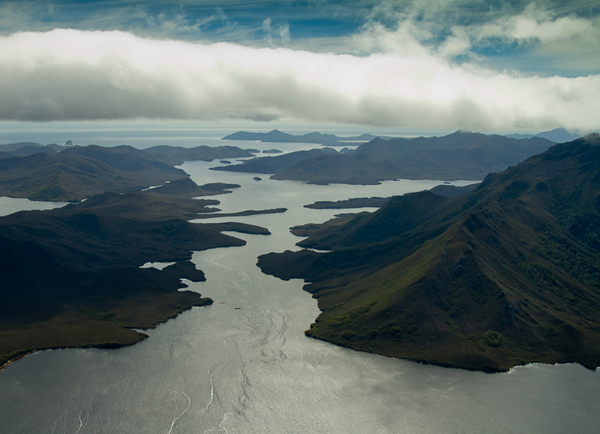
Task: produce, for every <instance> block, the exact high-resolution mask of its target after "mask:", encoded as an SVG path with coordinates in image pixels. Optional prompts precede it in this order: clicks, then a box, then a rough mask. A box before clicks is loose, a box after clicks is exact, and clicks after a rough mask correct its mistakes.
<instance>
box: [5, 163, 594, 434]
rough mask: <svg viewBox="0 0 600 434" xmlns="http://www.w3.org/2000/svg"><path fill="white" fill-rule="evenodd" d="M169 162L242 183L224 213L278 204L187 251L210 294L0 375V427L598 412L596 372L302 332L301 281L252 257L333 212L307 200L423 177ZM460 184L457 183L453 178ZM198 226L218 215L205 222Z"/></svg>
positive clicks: (588, 424)
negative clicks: (161, 320)
mask: <svg viewBox="0 0 600 434" xmlns="http://www.w3.org/2000/svg"><path fill="white" fill-rule="evenodd" d="M211 165H214V164H213V163H204V162H188V163H185V164H183V165H182V166H181V167H182V168H183V169H184V170H185V171H186V172H188V173H189V174H190V175H191V176H192V179H194V180H195V181H196V182H197V183H198V184H203V183H207V182H215V181H221V182H228V183H237V184H240V185H242V187H241V188H239V189H235V190H233V193H232V194H227V195H222V196H217V197H216V198H217V199H218V200H220V201H221V205H219V208H221V209H222V210H223V211H224V212H236V211H244V210H248V209H270V208H279V207H285V208H288V211H287V212H285V213H283V214H267V215H255V216H248V217H237V218H225V219H223V220H226V221H232V220H235V221H242V222H246V223H252V224H256V225H259V226H263V227H266V228H268V229H269V230H270V231H271V232H272V235H270V236H261V235H240V234H232V235H234V236H237V237H240V238H243V239H244V240H246V241H247V242H248V243H247V245H246V246H244V247H231V248H221V249H213V250H208V251H204V252H195V253H194V254H193V261H194V263H195V264H196V266H197V267H198V268H199V269H201V270H203V271H204V272H205V273H206V278H207V281H206V282H201V283H190V289H192V290H195V291H198V292H201V293H202V294H203V295H204V296H208V297H211V298H213V299H214V301H215V304H214V305H212V306H209V307H202V308H195V309H192V310H191V311H188V312H185V313H183V314H182V315H180V316H179V317H178V318H176V319H174V320H171V321H169V322H167V323H166V324H163V325H161V326H159V327H158V328H157V329H154V330H150V331H148V334H149V335H150V338H149V339H147V340H145V341H144V342H142V343H140V344H137V345H135V346H133V347H128V348H122V349H118V350H96V349H75V350H60V351H44V352H39V353H35V354H33V355H30V356H27V357H25V358H23V359H22V360H19V361H18V362H16V363H13V364H11V365H10V366H9V367H8V368H7V369H6V370H5V371H3V372H0V424H1V426H2V427H3V428H2V431H3V432H7V433H144V434H153V433H165V434H166V433H218V432H223V433H225V432H228V433H361V434H362V433H484V432H485V433H507V432H513V433H564V432H571V433H574V432H580V433H584V432H593V431H595V430H596V429H597V427H598V426H599V424H600V417H599V416H598V415H599V414H600V398H599V396H600V374H599V373H598V372H594V371H590V370H586V369H585V368H583V367H581V366H579V365H573V364H569V365H557V366H549V365H540V364H534V365H529V366H524V367H518V368H515V369H513V370H512V371H511V372H509V373H505V374H493V375H492V374H483V373H479V372H468V371H462V370H457V369H446V368H440V367H436V366H426V365H420V364H417V363H412V362H408V361H403V360H395V359H388V358H384V357H380V356H376V355H373V354H366V353H359V352H355V351H352V350H348V349H344V348H340V347H337V346H334V345H331V344H328V343H325V342H321V341H317V340H314V339H310V338H307V337H305V336H304V333H303V332H304V330H306V329H308V328H309V326H310V324H311V323H312V322H313V321H314V319H315V318H316V317H317V315H318V314H319V310H318V308H317V303H316V301H315V300H314V299H312V298H311V295H310V294H308V293H306V292H304V291H302V285H303V282H302V281H300V280H292V281H289V282H285V281H281V280H279V279H276V278H274V277H271V276H267V275H265V274H263V273H261V271H260V270H259V269H258V268H257V267H256V261H257V257H258V256H259V255H261V254H264V253H268V252H271V251H276V252H281V251H284V250H286V249H288V250H289V249H297V247H295V245H294V244H295V243H296V242H298V241H299V238H298V237H295V236H293V235H291V234H290V233H289V227H290V226H294V225H298V224H302V223H308V222H322V221H325V220H327V219H329V218H331V217H332V216H333V215H334V214H337V213H340V212H346V211H340V210H311V209H307V208H303V205H305V204H309V203H312V202H314V201H318V200H340V199H346V198H350V197H368V196H390V195H393V194H402V193H405V192H410V191H417V190H422V189H426V188H431V187H433V186H434V185H437V184H439V183H440V182H435V181H390V182H385V183H383V184H382V185H379V186H347V185H330V186H315V185H307V184H303V183H299V182H291V181H273V180H269V179H268V176H267V175H265V176H263V175H259V176H261V177H262V178H263V179H262V181H255V180H253V177H254V176H256V175H255V174H237V173H228V172H216V171H209V170H208V167H209V166H211ZM459 184H460V183H459ZM208 221H210V222H213V221H219V220H218V219H217V220H215V219H211V220H208Z"/></svg>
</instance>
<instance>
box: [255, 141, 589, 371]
mask: <svg viewBox="0 0 600 434" xmlns="http://www.w3.org/2000/svg"><path fill="white" fill-rule="evenodd" d="M599 211H600V138H599V136H598V135H597V134H596V135H590V136H587V137H586V138H583V139H579V140H576V141H574V142H570V143H566V144H560V145H555V146H553V147H552V148H550V149H549V150H548V151H547V152H545V153H543V154H540V155H536V156H534V157H531V158H529V159H528V160H526V161H525V162H523V163H521V164H519V165H518V166H515V167H512V168H509V169H508V170H506V171H505V172H503V173H499V174H493V175H489V176H488V177H486V178H485V180H484V182H483V183H482V184H481V186H479V188H477V189H476V190H475V191H473V192H472V193H470V194H465V195H462V196H459V197H456V198H447V197H440V196H437V195H435V194H433V193H431V192H422V193H415V194H411V195H406V196H403V197H397V198H393V199H391V200H390V201H389V202H388V203H387V204H386V205H385V206H384V207H382V208H381V209H380V210H379V211H377V212H375V213H373V214H361V215H359V216H357V217H355V218H353V219H350V218H348V217H344V218H340V219H337V220H334V221H331V222H328V223H325V224H324V225H307V226H304V227H299V228H294V231H295V233H298V234H299V235H300V234H301V235H304V236H307V235H308V236H310V237H309V238H308V239H307V240H304V241H303V242H302V243H301V245H303V246H310V247H313V248H317V249H325V250H333V251H331V252H329V253H322V254H318V253H315V252H313V251H306V250H305V251H301V252H295V253H292V252H286V253H285V254H269V255H265V256H262V257H261V258H259V265H260V266H261V268H262V269H263V270H264V271H265V272H268V273H271V274H275V275H277V276H279V277H282V278H292V277H301V278H304V279H306V280H307V281H308V282H311V283H309V284H307V285H306V286H305V289H306V290H307V291H309V292H311V293H313V294H314V296H315V297H316V298H318V300H319V307H320V308H321V310H322V311H323V312H322V314H321V315H320V316H319V317H318V318H317V320H316V322H315V324H313V326H312V327H311V329H310V330H309V331H307V335H309V336H312V337H315V338H319V339H323V340H326V341H330V342H333V343H336V344H339V345H343V346H347V347H350V348H354V349H358V350H362V351H369V352H375V353H378V354H383V355H386V356H393V357H401V358H407V359H412V360H418V361H422V362H427V363H435V364H439V365H444V366H454V367H461V368H466V369H476V370H484V371H502V370H507V369H509V368H510V367H512V366H515V365H518V364H523V363H528V362H546V363H562V362H578V363H581V364H583V365H584V366H587V367H589V368H595V367H596V366H598V365H599V364H600V238H599V236H600V213H599Z"/></svg>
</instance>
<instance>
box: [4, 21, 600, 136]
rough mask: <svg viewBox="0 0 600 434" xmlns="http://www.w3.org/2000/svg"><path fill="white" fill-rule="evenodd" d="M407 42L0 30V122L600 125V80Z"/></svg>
mask: <svg viewBox="0 0 600 434" xmlns="http://www.w3.org/2000/svg"><path fill="white" fill-rule="evenodd" d="M380 31H381V33H382V35H384V33H385V32H384V31H383V30H381V29H380ZM371 36H373V37H374V38H375V36H376V35H371ZM423 37H426V35H423ZM402 38H404V39H402V40H403V41H404V42H405V43H406V44H404V45H403V44H399V45H398V47H397V48H398V50H399V52H400V53H401V54H398V52H396V51H393V52H385V53H377V54H371V55H350V54H325V53H312V52H308V51H301V50H291V49H284V48H277V49H276V48H251V47H245V46H240V45H235V44H228V43H216V44H200V43H190V42H182V41H173V40H152V39H143V38H140V37H136V36H134V35H132V34H130V33H126V32H119V31H110V32H100V31H95V32H86V31H79V30H65V29H63V30H53V31H50V32H45V33H35V32H23V33H16V34H13V35H10V36H6V37H0V76H2V80H1V81H0V95H2V98H1V99H0V119H3V120H33V121H54V120H95V119H138V118H146V119H197V120H217V119H251V120H263V121H264V120H275V119H285V120H290V119H296V120H304V121H311V122H323V123H325V122H328V123H331V122H337V123H343V124H363V125H374V126H375V125H376V126H409V127H431V128H463V129H471V130H479V131H488V130H496V131H497V130H508V129H515V128H532V129H538V128H546V127H555V126H564V127H566V128H578V129H583V130H591V129H597V128H599V127H600V111H599V110H597V101H598V100H599V97H600V75H591V76H588V77H579V78H566V77H548V78H543V77H521V76H519V75H516V74H510V73H507V72H497V71H493V70H491V69H486V68H484V67H482V66H480V65H478V64H477V63H475V62H473V63H465V64H462V65H457V64H454V63H452V62H450V61H448V60H447V59H445V58H444V57H442V56H440V55H439V53H438V52H437V50H436V49H432V48H430V47H428V46H426V45H423V44H422V43H420V41H419V40H418V39H416V38H415V37H414V36H413V35H412V33H411V32H405V33H404V34H403V36H402ZM365 40H368V38H366V39H365ZM373 40H375V39H373ZM398 41H399V40H398V39H396V40H395V43H398Z"/></svg>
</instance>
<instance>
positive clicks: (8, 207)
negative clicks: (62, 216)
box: [0, 196, 68, 217]
mask: <svg viewBox="0 0 600 434" xmlns="http://www.w3.org/2000/svg"><path fill="white" fill-rule="evenodd" d="M67 203H68V202H42V201H33V200H29V199H24V198H16V197H6V196H0V217H2V216H6V215H9V214H12V213H15V212H18V211H31V210H45V209H54V208H61V207H63V206H65V205H67Z"/></svg>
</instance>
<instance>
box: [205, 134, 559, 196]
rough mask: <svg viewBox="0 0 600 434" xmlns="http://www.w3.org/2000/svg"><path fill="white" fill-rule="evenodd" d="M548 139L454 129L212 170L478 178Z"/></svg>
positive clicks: (350, 177) (345, 179)
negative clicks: (427, 135)
mask: <svg viewBox="0 0 600 434" xmlns="http://www.w3.org/2000/svg"><path fill="white" fill-rule="evenodd" d="M552 145H553V142H551V141H550V140H547V139H543V138H539V137H533V138H529V139H511V138H507V137H505V136H499V135H485V134H480V133H472V132H465V131H457V132H455V133H453V134H449V135H447V136H444V137H417V138H414V139H398V138H396V139H389V140H384V139H381V138H375V139H373V140H371V141H370V142H368V143H364V144H362V145H361V146H359V147H358V148H357V149H355V150H353V151H349V152H345V153H338V152H335V150H333V149H328V148H318V149H313V150H310V151H300V152H292V153H289V154H285V155H281V156H273V157H258V158H254V159H251V160H247V161H245V162H244V163H242V164H237V165H227V166H223V167H217V168H214V170H225V171H236V172H253V173H268V174H273V176H272V178H273V179H289V180H298V181H306V182H311V183H317V184H327V183H345V184H376V183H378V182H379V181H383V180H390V179H444V180H457V179H468V180H480V179H483V177H485V176H486V175H487V174H488V173H491V172H501V171H503V170H505V169H506V168H507V167H509V166H511V165H515V164H517V163H519V162H521V161H523V160H524V159H526V158H528V157H530V156H532V155H535V154H537V153H540V152H543V151H545V150H546V149H548V148H549V147H550V146H552Z"/></svg>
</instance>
